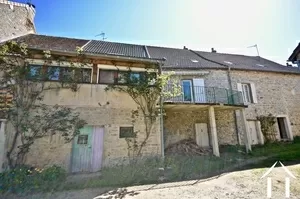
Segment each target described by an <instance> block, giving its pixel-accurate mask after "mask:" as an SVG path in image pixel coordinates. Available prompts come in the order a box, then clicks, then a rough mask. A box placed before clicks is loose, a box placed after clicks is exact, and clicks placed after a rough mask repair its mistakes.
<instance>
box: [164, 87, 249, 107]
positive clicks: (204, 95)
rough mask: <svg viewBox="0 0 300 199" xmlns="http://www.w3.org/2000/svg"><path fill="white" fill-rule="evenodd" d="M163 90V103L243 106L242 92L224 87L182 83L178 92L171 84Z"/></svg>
mask: <svg viewBox="0 0 300 199" xmlns="http://www.w3.org/2000/svg"><path fill="white" fill-rule="evenodd" d="M165 91H166V92H167V93H168V97H166V98H165V99H164V103H165V104H205V105H227V106H245V105H244V101H243V96H242V92H240V91H234V90H232V91H231V90H230V89H226V88H216V87H202V86H190V85H184V84H183V85H182V86H181V87H180V92H179V94H178V92H176V94H178V95H176V94H174V95H173V94H172V93H174V92H172V91H174V86H173V85H167V86H166V87H165Z"/></svg>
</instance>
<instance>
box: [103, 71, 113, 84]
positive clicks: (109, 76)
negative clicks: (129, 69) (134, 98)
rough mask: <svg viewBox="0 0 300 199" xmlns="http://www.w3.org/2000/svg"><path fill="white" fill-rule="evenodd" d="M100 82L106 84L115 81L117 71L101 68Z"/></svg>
mask: <svg viewBox="0 0 300 199" xmlns="http://www.w3.org/2000/svg"><path fill="white" fill-rule="evenodd" d="M99 83H104V84H113V83H115V71H104V70H100V75H99Z"/></svg>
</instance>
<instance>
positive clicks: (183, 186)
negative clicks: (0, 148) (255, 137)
mask: <svg viewBox="0 0 300 199" xmlns="http://www.w3.org/2000/svg"><path fill="white" fill-rule="evenodd" d="M287 168H288V169H289V170H290V171H291V172H292V173H293V174H294V175H295V176H296V179H292V178H290V181H291V182H290V192H291V193H290V198H291V199H296V198H298V199H300V164H298V165H293V166H288V167H287ZM267 170H268V169H266V168H261V169H252V170H245V171H237V172H232V173H228V174H223V175H221V176H216V177H213V178H210V179H205V180H201V181H196V180H193V181H183V182H175V183H165V184H157V185H144V186H134V187H128V188H126V189H119V190H117V191H111V192H106V193H104V192H105V191H107V190H105V189H85V190H78V191H68V192H59V193H54V194H50V193H49V194H43V195H40V194H39V195H34V196H29V197H26V199H29V198H30V199H37V198H43V199H52V198H53V199H89V198H90V199H105V198H108V199H119V198H120V199H121V198H124V199H153V198H155V199H162V198H164V199H182V198H201V199H227V198H228V199H242V198H243V199H246V198H247V199H248V198H249V199H253V198H267V179H266V178H264V179H260V178H261V176H262V175H263V174H264V173H265V172H266V171H267ZM268 177H271V178H272V198H274V199H275V198H278V199H279V198H280V199H282V198H286V197H285V177H288V174H286V173H285V171H284V169H283V168H282V167H276V168H275V169H273V171H272V172H271V173H270V175H269V176H268ZM103 193H104V194H103ZM10 198H11V197H10ZM22 199H25V198H22Z"/></svg>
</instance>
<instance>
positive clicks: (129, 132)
mask: <svg viewBox="0 0 300 199" xmlns="http://www.w3.org/2000/svg"><path fill="white" fill-rule="evenodd" d="M119 137H120V138H134V137H135V135H134V131H133V127H120V135H119Z"/></svg>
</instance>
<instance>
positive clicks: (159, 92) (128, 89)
mask: <svg viewBox="0 0 300 199" xmlns="http://www.w3.org/2000/svg"><path fill="white" fill-rule="evenodd" d="M172 74H173V73H172V72H170V73H166V74H158V73H157V72H154V71H153V66H152V67H151V66H148V67H147V68H146V70H145V72H133V71H132V70H131V68H128V71H127V72H122V73H121V76H120V77H119V80H120V81H121V82H123V83H124V84H123V85H109V86H107V87H106V91H110V90H115V91H119V92H123V93H127V94H128V95H129V96H130V97H131V98H132V99H133V100H134V102H135V103H136V104H137V105H138V110H132V123H133V125H134V124H135V122H136V119H137V118H138V117H139V113H140V112H141V113H142V117H143V121H144V125H145V131H144V132H138V131H136V132H133V136H132V137H133V138H132V137H131V138H126V141H127V144H128V155H130V152H131V155H132V157H138V156H141V155H142V149H143V148H144V147H145V145H146V144H147V141H148V139H149V137H150V135H151V133H152V131H153V128H154V126H155V125H156V122H157V119H158V117H159V116H160V115H161V114H162V111H160V109H162V108H163V107H161V103H160V102H159V100H163V98H168V97H174V96H178V95H179V93H180V90H181V87H180V84H179V83H178V81H177V79H175V78H173V79H171V76H172ZM166 88H167V89H166ZM158 104H159V105H158ZM139 110H140V111H139ZM141 133H144V135H145V137H144V138H143V139H137V138H138V135H140V134H141Z"/></svg>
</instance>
